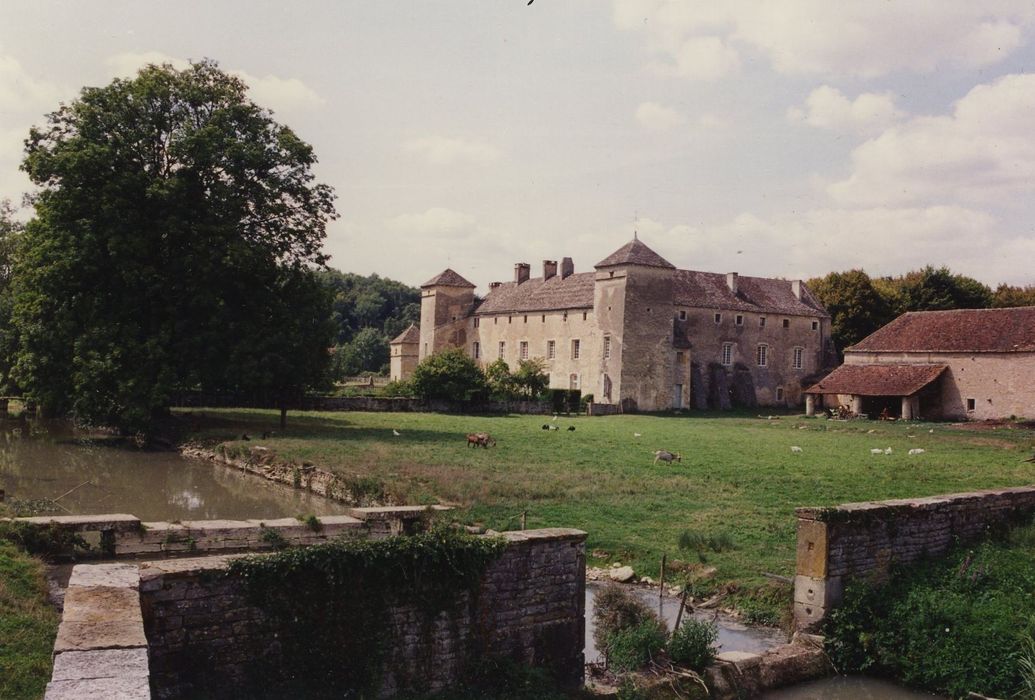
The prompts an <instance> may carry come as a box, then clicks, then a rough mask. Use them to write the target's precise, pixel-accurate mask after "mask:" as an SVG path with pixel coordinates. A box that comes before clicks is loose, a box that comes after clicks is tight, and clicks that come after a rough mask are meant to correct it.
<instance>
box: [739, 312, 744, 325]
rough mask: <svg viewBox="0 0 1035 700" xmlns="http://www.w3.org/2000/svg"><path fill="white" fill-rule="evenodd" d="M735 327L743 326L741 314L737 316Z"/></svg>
mask: <svg viewBox="0 0 1035 700" xmlns="http://www.w3.org/2000/svg"><path fill="white" fill-rule="evenodd" d="M737 325H738V326H743V325H744V316H743V314H737Z"/></svg>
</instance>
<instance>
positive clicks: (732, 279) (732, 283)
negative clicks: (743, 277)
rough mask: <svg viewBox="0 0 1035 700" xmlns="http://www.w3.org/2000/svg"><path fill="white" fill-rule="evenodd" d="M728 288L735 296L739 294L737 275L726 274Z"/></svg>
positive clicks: (733, 273)
mask: <svg viewBox="0 0 1035 700" xmlns="http://www.w3.org/2000/svg"><path fill="white" fill-rule="evenodd" d="M726 286H727V287H729V288H730V291H731V292H733V293H734V294H736V293H737V273H736V272H727V273H726Z"/></svg>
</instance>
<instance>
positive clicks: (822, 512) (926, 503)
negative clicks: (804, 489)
mask: <svg viewBox="0 0 1035 700" xmlns="http://www.w3.org/2000/svg"><path fill="white" fill-rule="evenodd" d="M1018 494H1031V495H1032V497H1033V498H1035V486H1010V487H1004V488H998V489H983V490H981V491H963V492H960V493H946V494H938V495H936V496H925V497H922V498H894V499H888V500H884V501H863V502H857V503H842V504H840V505H838V506H835V507H833V508H821V507H815V506H807V507H802V508H795V509H794V512H795V514H796V515H797V516H798V517H799V518H805V519H809V520H823V519H825V518H826V517H827V516H828V514H829V513H830V512H831V511H843V512H846V513H848V512H852V513H854V512H865V511H870V510H879V509H882V508H901V509H910V508H924V507H937V506H941V505H946V504H951V503H959V502H969V501H974V500H979V499H983V498H987V497H989V496H1011V495H1018Z"/></svg>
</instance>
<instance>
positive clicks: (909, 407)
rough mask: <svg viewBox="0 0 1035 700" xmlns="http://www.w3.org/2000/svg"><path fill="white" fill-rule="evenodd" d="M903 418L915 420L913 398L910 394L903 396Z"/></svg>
mask: <svg viewBox="0 0 1035 700" xmlns="http://www.w3.org/2000/svg"><path fill="white" fill-rule="evenodd" d="M902 420H913V399H912V398H911V397H909V396H903V397H902Z"/></svg>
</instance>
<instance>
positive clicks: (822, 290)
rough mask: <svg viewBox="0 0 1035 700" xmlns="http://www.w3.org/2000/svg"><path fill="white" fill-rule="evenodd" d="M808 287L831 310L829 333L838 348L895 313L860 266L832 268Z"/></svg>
mask: <svg viewBox="0 0 1035 700" xmlns="http://www.w3.org/2000/svg"><path fill="white" fill-rule="evenodd" d="M807 285H808V288H809V289H810V290H811V291H812V293H813V294H814V295H815V296H816V298H817V299H819V301H820V302H822V303H823V305H824V306H825V307H826V309H827V311H828V312H829V313H830V320H831V323H830V336H831V338H832V339H833V341H834V345H835V346H836V347H837V349H838V351H843V350H844V349H845V348H846V347H848V346H850V345H853V344H855V343H857V342H859V341H860V340H862V339H863V338H865V337H866V336H868V335H869V334H870V333H872V332H874V331H875V330H877V329H878V328H880V327H881V326H883V325H884V324H885V323H887V322H888V321H890V320H891V319H892V318H893V317H894V312H893V311H892V310H891V308H890V307H889V305H888V303H887V301H886V300H885V298H884V297H883V296H882V295H881V294H880V293H879V292H878V290H877V289H876V288H875V287H874V285H873V282H872V280H870V276H869V275H867V274H866V273H865V272H863V271H862V270H848V271H846V272H831V273H830V274H828V275H827V276H826V277H820V278H817V279H811V280H809V281H808V282H807Z"/></svg>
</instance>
